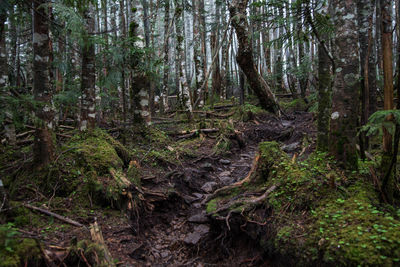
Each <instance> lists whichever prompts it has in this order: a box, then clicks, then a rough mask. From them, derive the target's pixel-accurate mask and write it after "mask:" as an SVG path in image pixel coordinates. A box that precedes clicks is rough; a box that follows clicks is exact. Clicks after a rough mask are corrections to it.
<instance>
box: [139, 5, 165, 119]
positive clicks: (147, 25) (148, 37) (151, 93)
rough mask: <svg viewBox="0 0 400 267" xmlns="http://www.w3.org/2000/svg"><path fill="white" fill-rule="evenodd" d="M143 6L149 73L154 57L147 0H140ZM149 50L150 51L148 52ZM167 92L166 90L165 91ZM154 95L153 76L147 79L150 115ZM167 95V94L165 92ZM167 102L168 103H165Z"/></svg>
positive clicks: (152, 113)
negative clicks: (151, 46)
mask: <svg viewBox="0 0 400 267" xmlns="http://www.w3.org/2000/svg"><path fill="white" fill-rule="evenodd" d="M142 6H143V27H144V40H145V44H146V48H147V49H148V50H149V52H148V53H147V56H148V59H147V60H146V63H147V66H148V69H149V71H150V72H151V73H153V71H154V70H153V64H152V62H151V61H152V57H154V52H153V51H151V50H150V40H151V30H150V23H149V16H150V15H149V3H148V0H142ZM150 51H151V52H150ZM167 93H168V91H167ZM154 96H155V82H154V78H151V79H150V81H149V110H150V115H151V116H154V115H155V112H156V111H155V106H154ZM167 97H168V94H167ZM167 104H168V103H167Z"/></svg>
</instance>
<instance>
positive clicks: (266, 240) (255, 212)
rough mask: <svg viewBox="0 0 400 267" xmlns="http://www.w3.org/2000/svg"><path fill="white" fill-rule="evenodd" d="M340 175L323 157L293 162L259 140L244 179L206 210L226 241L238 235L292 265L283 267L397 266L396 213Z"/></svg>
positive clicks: (363, 184) (362, 184)
mask: <svg viewBox="0 0 400 267" xmlns="http://www.w3.org/2000/svg"><path fill="white" fill-rule="evenodd" d="M342 173H343V172H342V171H341V170H339V169H337V168H335V165H334V163H333V162H332V161H330V159H329V158H328V157H327V156H326V154H323V153H322V154H321V153H315V154H312V155H310V157H309V158H308V159H307V160H306V161H304V162H299V163H292V162H291V161H290V159H289V158H288V157H287V156H286V154H285V153H283V152H282V151H281V150H280V149H279V145H278V144H277V143H275V142H265V143H261V144H260V147H259V160H258V161H257V164H255V167H254V170H253V171H252V173H251V175H250V176H249V177H247V179H246V180H245V181H243V182H240V183H237V184H236V185H235V186H230V187H225V188H224V189H221V190H220V191H219V192H218V193H217V194H215V195H214V196H213V197H212V198H211V199H210V200H209V201H208V202H207V213H208V214H209V215H211V216H210V217H211V218H214V219H216V221H217V222H218V221H220V223H217V224H218V225H220V227H222V228H228V230H231V233H232V236H233V237H234V236H235V235H236V234H235V231H244V232H245V233H246V234H247V235H248V236H249V238H251V239H253V240H255V241H256V242H258V243H259V244H260V247H261V248H263V249H264V250H265V251H267V252H269V253H271V252H272V253H274V254H278V255H279V256H281V258H286V259H292V260H293V261H292V262H287V263H285V265H287V264H293V263H296V264H297V265H301V266H314V265H322V266H324V265H327V266H331V265H335V266H358V265H360V266H400V265H399V263H400V256H399V255H400V241H399V240H400V236H399V235H400V210H397V211H396V209H395V208H394V207H393V206H382V205H381V204H380V201H379V196H378V194H377V193H376V191H375V189H374V186H373V185H372V184H371V183H370V182H369V181H368V180H366V179H365V180H364V178H363V177H362V176H361V175H359V174H353V176H348V177H344V176H343V174H342ZM227 233H229V231H227ZM282 256H284V257H282Z"/></svg>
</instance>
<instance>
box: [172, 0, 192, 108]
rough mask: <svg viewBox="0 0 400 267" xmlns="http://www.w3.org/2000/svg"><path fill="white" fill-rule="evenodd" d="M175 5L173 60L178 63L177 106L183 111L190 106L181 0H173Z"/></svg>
mask: <svg viewBox="0 0 400 267" xmlns="http://www.w3.org/2000/svg"><path fill="white" fill-rule="evenodd" d="M174 3H175V9H176V10H175V14H176V21H175V32H176V34H177V36H176V55H175V56H176V58H175V60H176V61H177V62H178V70H177V75H178V80H179V86H178V88H177V91H178V96H179V99H178V102H179V103H178V105H179V106H180V107H181V108H183V109H185V110H186V109H190V108H191V105H190V103H189V86H188V83H187V80H186V56H185V47H184V37H183V33H182V32H183V28H184V27H183V23H184V9H183V3H182V0H174Z"/></svg>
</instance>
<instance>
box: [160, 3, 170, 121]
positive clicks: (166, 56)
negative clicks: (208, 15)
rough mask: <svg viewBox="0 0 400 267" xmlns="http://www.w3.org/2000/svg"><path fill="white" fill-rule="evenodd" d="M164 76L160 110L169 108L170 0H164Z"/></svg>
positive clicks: (162, 111)
mask: <svg viewBox="0 0 400 267" xmlns="http://www.w3.org/2000/svg"><path fill="white" fill-rule="evenodd" d="M164 5H165V9H164V10H165V12H164V76H163V85H162V86H163V87H162V91H161V101H160V112H161V113H164V110H167V109H168V80H169V79H168V78H169V75H168V74H169V34H168V31H169V0H164Z"/></svg>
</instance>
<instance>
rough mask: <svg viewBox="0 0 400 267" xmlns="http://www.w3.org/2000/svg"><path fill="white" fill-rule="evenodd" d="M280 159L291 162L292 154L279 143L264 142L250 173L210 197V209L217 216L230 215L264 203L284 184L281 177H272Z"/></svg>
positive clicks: (208, 210) (208, 207)
mask: <svg viewBox="0 0 400 267" xmlns="http://www.w3.org/2000/svg"><path fill="white" fill-rule="evenodd" d="M279 162H285V163H287V164H290V161H289V158H288V157H287V156H286V154H285V153H284V152H282V151H281V150H280V148H279V144H278V143H276V142H265V143H261V144H260V147H259V153H258V154H257V155H256V157H255V159H254V162H253V166H252V169H251V170H250V172H249V174H248V175H247V177H246V178H244V179H243V180H242V181H240V182H238V183H236V184H233V185H230V186H226V187H224V188H221V189H219V190H217V191H216V192H215V193H214V195H212V197H210V198H208V199H207V200H208V201H209V202H208V206H207V212H208V213H209V214H212V215H213V216H214V217H218V216H227V214H232V213H243V212H244V211H247V210H249V209H251V208H253V207H254V206H257V205H261V204H263V203H264V202H265V201H266V199H267V197H268V196H269V194H270V193H272V192H273V191H275V189H276V188H277V187H278V186H279V184H280V181H276V182H275V181H270V180H269V176H270V173H271V170H275V169H276V168H274V164H275V165H276V163H279ZM277 166H278V165H277ZM278 169H281V168H278Z"/></svg>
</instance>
